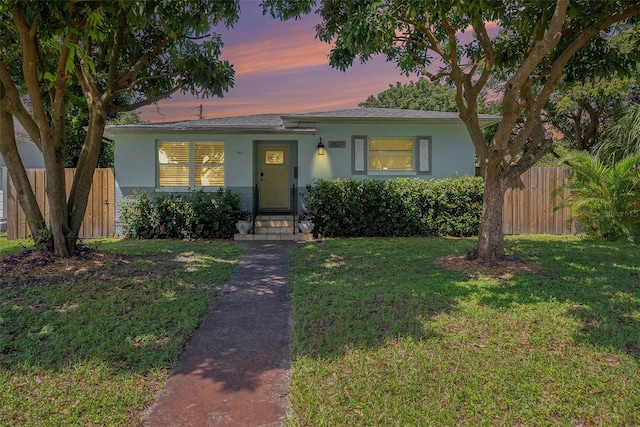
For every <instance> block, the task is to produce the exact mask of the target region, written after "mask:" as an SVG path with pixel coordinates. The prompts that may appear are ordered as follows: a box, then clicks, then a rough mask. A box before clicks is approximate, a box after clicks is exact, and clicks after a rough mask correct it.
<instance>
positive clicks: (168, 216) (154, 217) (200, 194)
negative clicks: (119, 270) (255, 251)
mask: <svg viewBox="0 0 640 427" xmlns="http://www.w3.org/2000/svg"><path fill="white" fill-rule="evenodd" d="M239 204H240V196H239V195H238V194H237V193H235V192H233V191H231V190H227V189H219V190H218V191H217V192H215V193H206V192H204V191H202V190H200V191H193V192H189V193H184V194H156V195H155V197H154V198H153V199H152V198H151V197H150V196H149V195H147V194H146V193H144V192H142V191H136V192H135V193H134V194H132V195H131V196H127V197H125V201H124V202H123V203H122V204H121V205H120V213H121V218H122V222H123V231H124V235H125V237H127V238H132V239H151V238H190V239H193V238H207V239H211V238H223V239H226V238H230V237H232V236H233V233H234V230H235V225H234V224H235V213H236V212H237V211H238V208H239Z"/></svg>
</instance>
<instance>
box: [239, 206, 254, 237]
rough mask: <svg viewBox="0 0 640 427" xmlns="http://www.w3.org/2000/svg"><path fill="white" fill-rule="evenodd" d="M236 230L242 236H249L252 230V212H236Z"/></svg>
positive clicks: (242, 210) (243, 210)
mask: <svg viewBox="0 0 640 427" xmlns="http://www.w3.org/2000/svg"><path fill="white" fill-rule="evenodd" d="M236 228H237V229H238V233H240V234H247V233H248V232H249V230H251V212H249V211H248V210H246V209H241V210H239V211H237V212H236Z"/></svg>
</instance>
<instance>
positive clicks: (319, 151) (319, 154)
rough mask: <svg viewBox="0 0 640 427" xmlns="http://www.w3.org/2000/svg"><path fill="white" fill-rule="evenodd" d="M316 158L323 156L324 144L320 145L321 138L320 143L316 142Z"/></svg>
mask: <svg viewBox="0 0 640 427" xmlns="http://www.w3.org/2000/svg"><path fill="white" fill-rule="evenodd" d="M318 156H324V144H323V143H322V138H320V142H318Z"/></svg>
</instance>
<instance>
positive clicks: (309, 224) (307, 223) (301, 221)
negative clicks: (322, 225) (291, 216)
mask: <svg viewBox="0 0 640 427" xmlns="http://www.w3.org/2000/svg"><path fill="white" fill-rule="evenodd" d="M314 226H315V224H314V223H313V215H311V213H310V212H309V211H308V210H306V209H304V210H303V211H302V213H301V214H300V217H299V218H298V228H300V231H301V232H302V233H303V234H309V233H311V232H312V231H313V227H314Z"/></svg>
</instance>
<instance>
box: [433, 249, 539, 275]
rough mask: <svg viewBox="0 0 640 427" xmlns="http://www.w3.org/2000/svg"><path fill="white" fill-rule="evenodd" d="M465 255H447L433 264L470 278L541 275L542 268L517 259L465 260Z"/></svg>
mask: <svg viewBox="0 0 640 427" xmlns="http://www.w3.org/2000/svg"><path fill="white" fill-rule="evenodd" d="M467 258H468V257H467V255H465V254H459V255H448V256H443V257H440V258H435V259H434V260H433V262H434V263H435V264H437V265H439V266H441V267H442V268H446V269H447V270H454V271H459V272H462V273H469V274H470V275H471V276H477V275H482V276H486V277H490V278H500V279H503V280H509V279H511V278H513V276H514V275H515V274H516V273H523V272H527V273H528V272H534V273H541V272H542V267H540V266H539V265H537V264H533V263H530V262H527V261H525V260H523V259H520V258H518V257H506V258H505V259H503V260H490V261H480V260H478V259H467Z"/></svg>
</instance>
